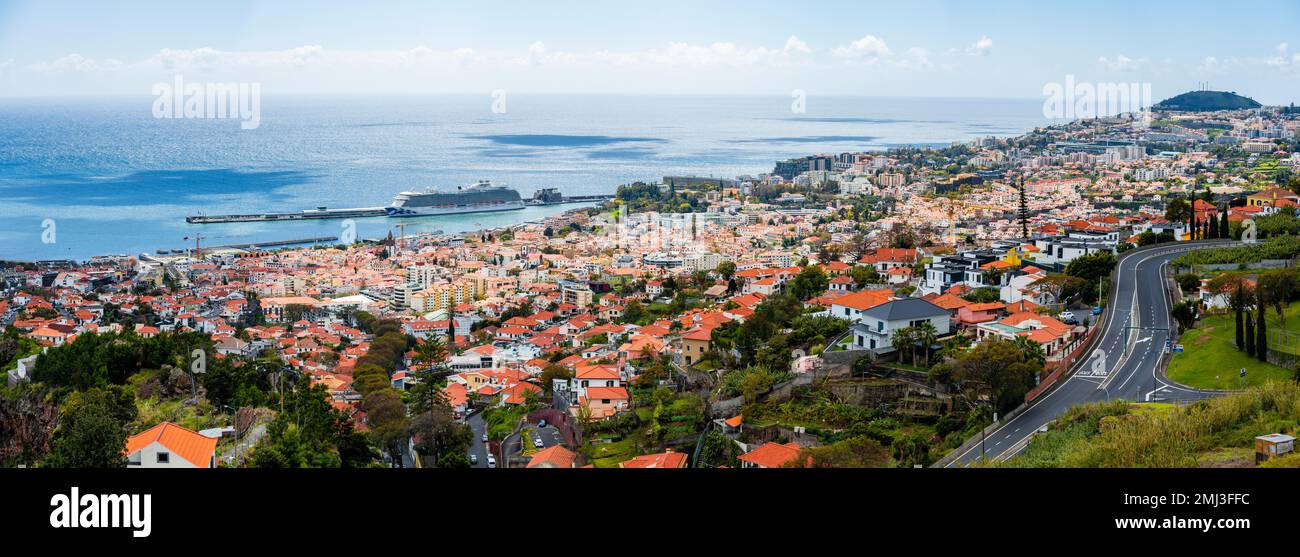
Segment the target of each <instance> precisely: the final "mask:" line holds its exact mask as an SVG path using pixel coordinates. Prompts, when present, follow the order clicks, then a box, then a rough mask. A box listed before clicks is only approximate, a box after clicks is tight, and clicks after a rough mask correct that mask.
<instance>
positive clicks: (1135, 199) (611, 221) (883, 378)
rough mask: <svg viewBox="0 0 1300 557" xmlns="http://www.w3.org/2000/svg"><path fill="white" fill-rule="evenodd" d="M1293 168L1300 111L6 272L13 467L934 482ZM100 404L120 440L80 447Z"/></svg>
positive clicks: (1141, 126)
mask: <svg viewBox="0 0 1300 557" xmlns="http://www.w3.org/2000/svg"><path fill="white" fill-rule="evenodd" d="M1298 165H1300V115H1298V114H1297V112H1296V111H1294V110H1292V109H1287V108H1278V107H1265V108H1260V109H1250V110H1226V111H1217V112H1156V113H1155V114H1154V116H1153V118H1152V119H1151V121H1144V120H1142V119H1140V118H1137V117H1134V116H1121V117H1112V118H1099V119H1090V120H1080V121H1076V122H1073V123H1070V124H1063V125H1057V126H1052V127H1046V128H1040V129H1037V130H1034V131H1033V132H1031V133H1028V134H1026V135H1023V136H1019V137H1006V138H994V137H989V138H984V139H979V140H976V141H971V142H964V143H958V144H953V145H949V146H946V147H942V148H895V149H890V150H886V151H870V152H858V153H838V154H810V155H808V156H805V157H801V158H796V159H791V160H785V161H779V162H776V163H775V167H774V168H773V170H772V172H770V173H765V174H758V175H752V176H738V177H735V178H730V179H718V178H703V177H690V176H664V177H662V178H661V179H658V180H654V181H651V182H638V183H635V184H627V185H624V186H621V187H620V188H619V189H618V192H617V195H616V196H615V198H614V200H613V201H610V202H608V203H603V204H599V205H593V206H588V207H582V208H577V209H573V210H570V211H568V212H565V213H563V214H561V215H557V216H554V217H550V218H546V219H545V220H542V221H539V222H530V223H520V224H517V225H515V226H511V227H508V228H498V229H482V230H478V231H474V232H469V233H464V234H418V235H417V234H412V235H406V234H404V233H401V232H394V233H392V234H390V235H389V236H387V237H385V238H377V239H373V240H364V241H359V242H357V243H354V244H351V245H337V246H317V247H311V248H287V249H278V250H253V249H230V248H216V249H204V248H203V247H201V246H200V247H197V248H196V249H194V250H191V251H189V252H187V253H184V254H172V255H148V254H140V255H136V256H106V257H99V258H94V259H91V260H89V261H84V262H70V261H38V262H10V263H5V265H4V269H3V285H2V289H0V323H2V324H3V326H4V328H5V335H4V340H3V343H0V365H4V366H5V368H4V370H5V372H6V376H7V377H6V379H7V381H6V383H7V384H6V386H5V389H6V392H7V396H6V397H4V399H5V400H6V401H7V402H5V403H3V404H5V405H7V406H9V408H5V409H4V411H0V420H2V421H3V423H0V429H2V430H4V431H6V432H17V433H15V434H13V435H5V436H0V437H3V438H0V463H2V464H3V465H6V466H9V465H26V466H38V465H42V464H44V465H51V466H99V465H111V464H113V463H116V462H119V461H120V464H121V465H122V466H127V467H139V468H156V467H198V468H211V467H316V466H323V467H337V466H344V467H371V466H376V467H474V468H582V467H595V468H687V467H695V468H704V467H740V468H780V467H839V466H855V467H885V466H889V467H913V466H928V465H932V464H934V463H935V462H937V461H939V460H940V459H942V458H944V457H945V455H947V454H948V453H949V452H951V451H953V450H954V449H958V448H959V447H962V446H963V445H965V444H966V443H967V442H968V439H971V438H973V436H975V435H976V434H977V433H979V432H981V431H983V430H984V429H985V428H986V426H988V425H990V424H992V423H994V421H995V419H996V416H998V415H1005V414H1006V413H1008V412H1009V411H1012V410H1014V409H1015V408H1016V407H1017V406H1019V405H1021V404H1023V403H1025V402H1026V401H1031V400H1033V398H1034V397H1036V396H1039V395H1040V394H1041V393H1043V392H1046V391H1047V390H1049V389H1051V388H1052V387H1053V384H1054V383H1055V382H1056V381H1058V380H1059V379H1060V377H1061V376H1062V375H1063V373H1064V372H1066V370H1067V369H1068V368H1069V367H1070V366H1071V365H1072V364H1073V363H1075V359H1076V358H1077V357H1078V356H1079V354H1080V353H1081V352H1080V351H1081V349H1083V348H1084V347H1085V346H1086V345H1087V343H1088V340H1089V338H1090V337H1091V335H1092V334H1093V333H1094V331H1096V330H1097V328H1098V325H1099V323H1100V316H1102V315H1103V314H1104V312H1105V308H1106V306H1107V304H1108V303H1109V301H1108V300H1107V296H1108V291H1109V289H1110V287H1111V285H1110V283H1109V282H1108V281H1109V278H1108V277H1109V276H1110V273H1111V270H1112V269H1113V268H1114V266H1115V262H1116V259H1117V258H1118V257H1119V256H1121V255H1122V254H1124V253H1125V252H1126V251H1129V250H1133V249H1138V248H1143V247H1146V246H1151V245H1157V244H1163V243H1179V242H1192V241H1201V242H1212V241H1215V240H1228V239H1241V238H1242V237H1243V234H1244V235H1246V238H1247V239H1251V240H1253V239H1255V236H1254V234H1256V230H1257V229H1259V230H1263V231H1264V233H1265V235H1267V234H1268V232H1269V230H1272V229H1270V228H1269V227H1270V226H1272V227H1274V228H1276V227H1277V226H1279V222H1281V221H1280V220H1279V219H1288V220H1287V223H1284V224H1282V226H1289V222H1291V221H1293V220H1294V219H1295V218H1296V209H1297V207H1300V178H1297V177H1300V172H1297V166H1298ZM1270 219H1272V220H1270ZM1297 231H1300V229H1297ZM1275 235H1276V234H1275ZM1261 238H1263V236H1261ZM1268 245H1272V244H1268ZM1287 247H1288V248H1290V247H1294V246H1291V245H1290V244H1288V246H1287ZM1279 249H1280V248H1279ZM1296 255H1300V253H1283V254H1271V255H1269V256H1268V257H1267V259H1270V260H1271V259H1291V258H1294V257H1295V256H1296ZM1234 265H1235V263H1234ZM1234 269H1235V267H1234ZM1239 278H1240V279H1241V280H1248V281H1263V280H1265V279H1262V278H1260V277H1259V276H1256V275H1255V274H1252V275H1250V276H1245V277H1239ZM1179 280H1180V283H1181V282H1182V280H1183V279H1181V278H1180V279H1179ZM1187 280H1189V281H1192V280H1194V283H1193V282H1189V283H1188V284H1187V285H1186V287H1185V290H1186V292H1187V296H1188V298H1187V299H1189V300H1193V301H1194V302H1197V303H1195V304H1193V305H1195V306H1196V308H1195V312H1196V313H1198V314H1199V313H1200V312H1213V311H1215V310H1216V309H1217V310H1220V311H1229V310H1230V308H1231V307H1233V305H1234V304H1236V303H1237V302H1235V301H1231V300H1228V298H1229V297H1230V295H1231V294H1232V289H1233V288H1237V285H1238V284H1240V283H1241V280H1237V281H1232V282H1225V280H1224V279H1221V278H1218V276H1217V274H1215V273H1212V272H1208V271H1207V272H1204V273H1203V274H1202V275H1200V276H1194V277H1192V278H1190V279H1187ZM1225 284H1226V286H1225ZM1248 284H1251V285H1253V284H1254V282H1250V283H1248ZM1261 291H1262V289H1261ZM1261 299H1262V298H1261ZM1261 307H1263V306H1262V303H1261ZM1189 311H1190V310H1189ZM1260 311H1264V310H1262V309H1261V310H1260ZM1279 311H1280V310H1279ZM1239 322H1240V321H1239ZM1261 322H1262V318H1261ZM1239 338H1240V337H1239ZM1171 373H1172V372H1171ZM1244 373H1245V371H1244V368H1243V374H1244ZM1252 379H1253V377H1252ZM48 393H54V394H52V395H48V396H47V394H48ZM57 400H62V401H63V402H62V403H61V404H56V402H55V401H57ZM123 401H125V402H123ZM97 405H98V406H103V407H106V408H110V409H112V410H113V411H112V412H108V413H109V414H112V415H114V416H116V417H115V418H114V419H115V420H117V421H116V422H115V423H116V424H117V425H118V428H119V429H120V430H121V437H123V438H124V439H121V443H118V440H114V441H113V443H114V444H115V445H116V449H115V448H114V447H113V446H110V447H107V448H102V447H101V449H103V450H99V451H96V450H95V447H90V448H87V447H76V448H75V450H74V448H72V447H70V446H69V445H70V444H72V443H76V442H91V441H87V439H89V438H90V437H89V436H81V437H75V436H71V435H68V434H66V433H60V432H63V431H64V430H65V429H66V428H68V427H69V424H73V425H75V424H77V423H86V422H85V421H84V420H83V421H81V422H78V421H76V419H75V418H76V413H77V412H79V411H83V410H84V409H87V408H93V407H95V406H97ZM60 424H62V425H60ZM88 455H100V456H99V457H97V458H99V460H94V457H91V456H88ZM87 458H91V460H85V459H87ZM115 459H116V460H115Z"/></svg>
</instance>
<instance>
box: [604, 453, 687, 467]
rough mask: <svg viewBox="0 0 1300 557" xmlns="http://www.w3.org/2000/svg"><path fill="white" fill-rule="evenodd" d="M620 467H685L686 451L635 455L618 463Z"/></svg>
mask: <svg viewBox="0 0 1300 557" xmlns="http://www.w3.org/2000/svg"><path fill="white" fill-rule="evenodd" d="M618 467H619V468H685V467H686V453H676V452H672V451H669V452H664V453H656V454H645V455H641V456H637V457H633V458H632V459H630V460H625V461H623V462H620V463H619V464H618Z"/></svg>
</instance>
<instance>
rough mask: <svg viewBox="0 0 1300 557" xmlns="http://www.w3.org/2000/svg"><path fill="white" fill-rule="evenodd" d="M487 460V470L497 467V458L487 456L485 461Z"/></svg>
mask: <svg viewBox="0 0 1300 557" xmlns="http://www.w3.org/2000/svg"><path fill="white" fill-rule="evenodd" d="M487 460H488V468H496V467H497V457H495V456H492V455H488V459H487Z"/></svg>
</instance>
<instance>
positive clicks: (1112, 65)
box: [1097, 54, 1149, 72]
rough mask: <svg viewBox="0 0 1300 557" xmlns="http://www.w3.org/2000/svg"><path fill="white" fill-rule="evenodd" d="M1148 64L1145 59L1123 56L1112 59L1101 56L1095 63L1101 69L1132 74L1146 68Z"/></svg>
mask: <svg viewBox="0 0 1300 557" xmlns="http://www.w3.org/2000/svg"><path fill="white" fill-rule="evenodd" d="M1148 62H1149V60H1148V59H1146V58H1137V59H1134V58H1129V57H1128V56H1125V55H1123V54H1120V55H1118V56H1116V57H1115V58H1114V59H1110V58H1107V57H1105V56H1102V57H1100V58H1097V63H1098V64H1101V66H1102V67H1104V68H1106V69H1107V70H1110V71H1113V72H1133V71H1137V70H1140V69H1142V68H1144V67H1146V65H1147V63H1148Z"/></svg>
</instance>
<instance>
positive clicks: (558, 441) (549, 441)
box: [504, 424, 564, 457]
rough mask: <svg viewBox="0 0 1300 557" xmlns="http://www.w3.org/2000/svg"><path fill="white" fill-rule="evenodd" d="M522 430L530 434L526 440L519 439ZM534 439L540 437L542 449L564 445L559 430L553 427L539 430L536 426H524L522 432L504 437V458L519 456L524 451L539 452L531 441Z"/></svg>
mask: <svg viewBox="0 0 1300 557" xmlns="http://www.w3.org/2000/svg"><path fill="white" fill-rule="evenodd" d="M523 430H528V431H530V432H531V433H530V436H529V437H528V438H526V439H521V436H522V433H523ZM536 437H541V439H542V448H550V447H554V446H556V445H563V444H564V436H563V435H561V434H560V430H559V429H558V428H556V427H555V426H553V425H548V426H546V427H543V428H539V427H537V425H536V424H528V425H526V426H524V428H523V429H522V430H520V431H518V432H515V433H512V434H510V436H509V437H506V439H505V441H504V443H505V454H506V456H507V457H510V456H513V455H516V454H519V453H520V452H522V451H523V450H526V449H531V450H541V449H538V448H537V447H536V445H534V444H533V439H534V438H536ZM521 443H523V446H522V447H521V446H520V444H521Z"/></svg>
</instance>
